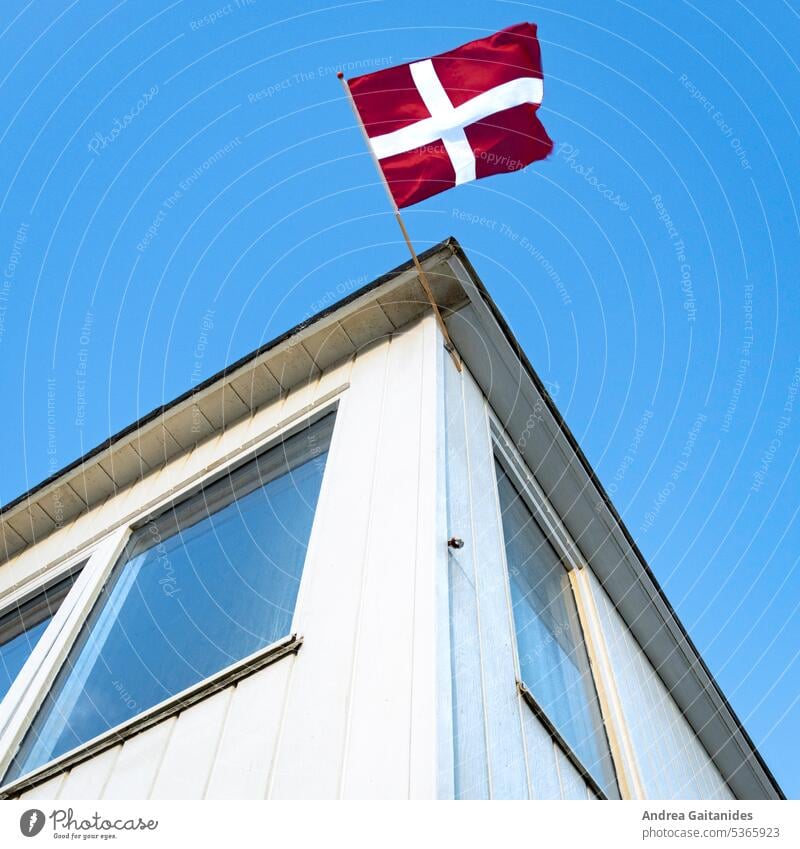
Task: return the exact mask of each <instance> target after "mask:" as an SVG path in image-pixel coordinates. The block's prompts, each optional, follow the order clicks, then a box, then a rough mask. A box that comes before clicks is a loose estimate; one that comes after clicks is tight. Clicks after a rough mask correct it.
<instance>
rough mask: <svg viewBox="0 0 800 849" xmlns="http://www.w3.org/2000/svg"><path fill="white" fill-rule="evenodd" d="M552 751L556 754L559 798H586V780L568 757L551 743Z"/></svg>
mask: <svg viewBox="0 0 800 849" xmlns="http://www.w3.org/2000/svg"><path fill="white" fill-rule="evenodd" d="M553 751H554V752H555V756H556V765H557V767H558V777H559V779H560V781H561V798H562V799H581V800H583V799H585V798H586V786H587V785H586V782H585V781H584V780H583V778H582V777H581V775H580V773H579V772H578V771H577V770H576V769H575V767H574V766H573V765H572V764H571V763H570V761H569V758H567V756H566V755H565V754H564V752H562V751H561V749H560V748H559V747H558V745H557V744H555V743H554V744H553Z"/></svg>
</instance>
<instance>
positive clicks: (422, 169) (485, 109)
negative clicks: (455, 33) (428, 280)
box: [349, 23, 553, 207]
mask: <svg viewBox="0 0 800 849" xmlns="http://www.w3.org/2000/svg"><path fill="white" fill-rule="evenodd" d="M349 85H350V91H351V93H352V95H353V100H354V102H355V106H356V109H357V110H358V114H359V117H360V118H361V121H362V122H363V124H364V129H365V131H366V134H367V136H368V138H369V143H370V146H371V148H372V152H373V153H374V154H375V158H376V159H377V160H378V162H379V164H380V167H381V170H382V171H383V175H384V177H385V178H386V182H387V183H388V185H389V189H390V191H391V193H392V196H393V197H394V200H395V203H396V204H397V206H398V207H404V206H410V205H411V204H413V203H417V202H418V201H421V200H423V199H424V198H427V197H430V196H431V195H435V194H437V193H438V192H443V191H445V190H446V189H450V188H452V187H453V186H458V185H460V184H461V183H468V182H469V181H470V180H477V179H479V178H481V177H488V176H490V175H491V174H504V173H507V172H509V171H518V170H519V169H520V168H524V167H525V166H526V165H529V164H530V163H531V162H535V161H536V160H537V159H544V157H546V156H547V155H548V153H550V151H551V150H552V148H553V143H552V142H551V141H550V139H549V138H548V136H547V133H546V132H545V129H544V127H543V126H542V124H541V122H540V121H539V119H538V117H537V116H536V110H537V109H538V108H539V104H540V103H541V102H542V63H541V58H540V54H539V40H538V39H537V37H536V25H535V24H527V23H525V24H517V25H516V26H513V27H509V28H508V29H504V30H501V31H500V32H497V33H495V34H494V35H490V36H489V37H488V38H480V39H478V40H477V41H471V42H469V44H464V45H462V46H461V47H456V48H455V50H450V51H448V52H447V53H440V54H439V55H438V56H433V57H431V58H430V59H423V60H422V61H420V62H412V63H410V64H406V65H397V66H395V67H393V68H386V69H384V70H381V71H376V72H375V73H374V74H365V75H364V76H361V77H355V78H354V79H352V80H350V81H349Z"/></svg>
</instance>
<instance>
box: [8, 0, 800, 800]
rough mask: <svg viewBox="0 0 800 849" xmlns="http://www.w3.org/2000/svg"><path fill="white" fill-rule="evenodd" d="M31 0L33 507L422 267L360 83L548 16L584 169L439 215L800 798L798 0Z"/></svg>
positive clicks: (27, 228)
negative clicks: (155, 414) (197, 391)
mask: <svg viewBox="0 0 800 849" xmlns="http://www.w3.org/2000/svg"><path fill="white" fill-rule="evenodd" d="M3 9H4V11H3V16H2V19H1V20H0V47H2V49H0V97H2V101H1V102H2V104H3V109H2V117H0V265H1V266H2V269H3V272H2V277H0V357H2V363H3V369H2V382H3V398H4V399H5V402H6V413H5V415H4V416H3V417H2V418H0V439H1V441H2V446H3V453H2V474H1V475H0V501H2V502H7V501H9V500H11V499H12V498H13V497H15V496H16V495H18V494H19V493H20V492H22V491H23V490H25V489H27V488H28V487H30V486H32V485H33V484H35V483H37V482H38V481H39V480H41V479H42V478H44V477H45V476H47V475H48V474H49V473H51V472H52V471H54V470H56V469H58V468H60V467H61V466H63V465H65V464H66V463H68V462H69V461H70V460H72V459H74V458H75V457H77V456H79V455H80V454H81V453H82V452H84V451H86V450H87V449H89V448H91V447H92V446H94V445H95V444H96V443H98V442H100V441H101V440H102V439H104V438H105V437H106V436H108V435H109V434H110V433H113V432H115V431H117V430H119V429H120V428H122V427H124V426H125V425H127V424H129V423H130V422H131V421H132V420H134V419H135V418H137V417H138V416H140V415H142V414H144V413H146V412H147V411H149V410H150V409H152V408H153V407H155V406H157V405H158V404H161V403H162V402H164V401H168V400H169V399H171V398H172V397H174V396H175V395H177V394H178V393H180V392H182V391H184V390H186V389H187V388H189V387H190V386H191V385H192V384H193V383H196V382H198V380H200V379H203V378H204V377H207V376H208V375H210V374H212V373H213V372H214V371H216V370H217V369H219V368H221V367H222V366H223V365H225V364H226V363H228V362H230V361H232V360H234V359H235V358H237V357H239V356H241V355H243V354H245V353H247V352H248V351H250V350H252V349H253V348H255V347H256V346H258V345H259V344H261V343H263V342H264V341H267V340H268V339H271V338H272V337H274V336H275V335H277V334H278V333H280V332H281V331H283V330H285V329H286V328H288V327H289V326H291V325H293V324H295V323H296V322H298V321H300V320H301V319H303V318H304V317H306V316H307V315H309V314H311V313H313V312H315V311H317V310H318V309H319V308H320V306H321V304H323V303H327V302H329V301H330V300H331V299H333V298H335V297H338V296H339V295H341V294H342V293H345V292H347V291H350V290H351V289H352V288H355V287H356V286H358V285H361V284H363V283H365V282H367V281H368V280H370V279H372V278H373V277H376V276H378V275H379V274H381V273H382V272H384V271H386V270H388V269H389V268H392V267H394V266H395V265H397V264H399V263H400V262H403V261H404V260H405V259H406V254H405V252H404V246H403V244H402V241H401V237H400V235H399V233H398V231H397V228H396V225H395V223H394V221H393V220H392V217H391V215H390V211H389V209H388V208H387V204H386V201H385V198H384V195H383V192H382V189H381V186H380V184H379V182H378V179H377V177H376V175H375V173H374V171H373V169H372V165H371V163H370V160H369V157H368V156H367V154H366V151H365V149H364V146H363V143H362V141H361V138H360V135H359V132H358V130H357V129H356V128H355V125H354V120H353V117H352V114H351V113H350V111H349V108H348V106H347V104H346V102H345V101H344V99H343V97H342V92H341V89H340V87H339V85H338V83H337V80H336V76H335V71H336V69H337V68H339V67H344V68H345V70H347V69H348V68H350V69H352V70H351V71H350V73H349V74H348V75H354V74H356V73H361V72H364V71H368V70H372V69H377V68H379V67H385V66H386V65H389V64H395V63H398V62H402V61H405V60H408V59H413V58H419V57H423V56H426V55H430V54H432V53H437V52H440V51H442V50H447V49H449V48H451V47H454V46H456V45H458V44H459V43H462V42H464V41H467V40H470V39H472V38H477V37H480V36H481V35H485V34H487V33H489V32H491V31H494V30H497V29H500V28H502V27H505V26H509V25H511V24H513V23H516V22H518V21H523V20H531V21H534V22H536V23H538V25H539V34H540V39H541V42H542V53H543V62H544V71H545V99H544V104H543V106H542V109H541V111H540V113H539V114H540V116H541V117H542V120H543V122H544V124H545V126H546V127H547V129H548V131H549V133H550V135H551V136H552V138H553V139H554V141H555V144H556V148H555V152H554V154H553V155H552V157H551V158H550V159H549V160H548V161H546V162H542V163H537V164H535V165H534V166H532V167H530V168H529V169H527V170H526V171H524V172H522V173H518V174H513V175H508V176H502V177H495V178H492V179H489V180H484V181H481V182H478V183H473V184H471V185H468V186H464V187H460V188H459V189H457V190H455V191H452V192H448V193H446V194H442V195H439V196H437V197H434V198H432V199H429V200H428V201H426V202H424V203H422V204H420V205H418V206H417V207H413V208H412V209H410V210H409V211H408V213H407V215H406V221H407V224H408V226H409V229H410V230H411V233H412V236H413V238H414V241H415V243H416V245H417V247H418V248H419V249H423V248H425V247H427V246H429V245H431V244H434V243H436V242H438V241H440V240H441V239H443V238H444V237H446V236H448V235H451V234H452V235H455V236H456V237H457V238H458V239H459V240H460V241H461V243H462V245H463V246H464V247H465V249H466V250H467V252H468V253H469V254H470V256H471V258H472V260H473V262H474V265H475V266H476V268H477V270H478V272H479V273H480V274H481V275H482V277H483V279H484V281H485V283H486V285H487V286H488V288H489V290H490V292H491V293H492V295H493V297H494V298H495V300H496V301H497V303H498V304H499V306H500V307H501V309H502V310H503V311H504V313H505V314H506V315H507V316H508V317H509V319H510V322H511V324H512V326H513V328H514V330H515V332H516V333H517V335H518V337H519V339H520V341H521V342H522V344H523V346H524V347H525V349H526V351H527V352H528V354H529V356H530V359H531V361H532V362H533V364H534V366H535V368H536V369H537V370H538V371H539V373H540V375H541V377H542V378H543V379H544V380H545V381H546V382H547V384H548V385H549V387H550V390H551V393H552V395H553V397H554V398H555V400H556V402H557V404H558V405H559V407H560V409H561V411H562V413H563V414H564V417H565V418H566V420H567V422H568V424H569V425H570V427H571V428H572V430H573V432H574V433H575V435H576V436H577V438H578V440H579V441H580V442H581V444H582V445H583V448H584V450H585V452H586V454H587V456H588V457H589V459H590V461H591V462H592V463H593V464H594V466H595V468H596V469H597V471H598V473H599V475H600V477H601V479H602V480H603V481H604V483H605V484H606V487H607V488H608V489H609V490H610V492H611V493H612V496H613V498H614V500H615V503H616V504H617V506H618V508H619V510H620V512H621V514H622V515H623V517H624V519H625V520H626V522H627V524H628V526H629V528H630V530H631V532H632V533H633V535H634V537H635V538H636V539H637V541H638V543H639V545H640V547H641V549H642V551H643V552H644V554H645V556H646V557H647V558H648V560H649V562H650V564H651V565H652V567H653V569H654V571H655V573H656V575H657V576H658V578H659V580H660V581H661V583H662V585H663V586H664V588H665V589H666V592H667V594H668V596H669V598H670V599H671V601H672V603H673V605H674V606H675V608H676V609H677V611H678V612H679V614H680V616H681V617H682V620H683V622H684V624H685V625H686V627H687V628H688V630H689V632H690V633H691V635H692V637H693V638H694V640H695V642H696V643H697V645H698V646H699V648H700V649H701V651H702V652H703V654H704V657H705V658H706V660H707V662H708V665H709V666H710V668H711V670H712V671H713V673H714V674H715V676H716V677H717V679H718V681H719V682H720V684H721V686H722V688H723V690H724V691H725V693H726V694H727V696H728V697H729V699H730V701H731V703H732V704H733V706H734V708H735V709H736V711H737V712H738V714H739V716H740V718H741V719H742V720H743V722H744V723H745V725H746V727H747V729H748V730H749V732H750V734H751V735H752V737H753V738H754V740H755V741H756V743H757V744H758V745H759V747H760V749H761V751H762V753H763V754H764V756H765V758H766V760H767V762H768V763H769V765H770V766H771V768H772V769H773V770H774V772H775V774H776V776H777V777H778V779H779V780H780V781H781V782H782V785H783V787H784V790H785V791H786V793H787V795H789V796H791V797H795V798H796V797H798V796H800V771H799V770H798V767H797V760H798V754H800V753H798V744H797V741H798V740H800V704H798V700H799V699H800V660H798V657H797V655H798V651H799V650H800V648H799V647H800V617H799V616H798V605H800V573H799V572H798V557H800V555H798V551H800V526H799V525H798V515H797V514H798V510H799V509H800V497H798V493H800V469H799V468H798V451H799V450H800V397H798V384H799V383H800V344H798V328H797V322H798V316H799V314H800V310H799V309H798V300H799V298H798V286H797V282H796V277H797V261H798V244H799V243H800V242H798V231H799V230H800V223H799V222H800V218H799V215H800V213H798V208H797V207H798V198H797V195H796V186H797V173H798V159H800V145H798V143H797V141H798V138H797V137H798V126H797V123H796V119H795V117H794V116H796V115H799V114H800V85H798V64H797V63H798V61H800V49H798V47H797V45H798V44H800V15H799V13H798V9H797V7H796V4H791V3H783V2H779V0H770V2H766V3H755V2H754V0H747V2H744V3H741V2H730V3H725V4H722V3H718V2H699V3H689V2H681V1H680V0H676V2H673V3H669V4H664V3H656V2H654V0H648V2H644V0H633V2H630V3H626V2H605V3H602V4H598V3H590V2H580V0H570V2H566V0H553V2H552V3H549V4H547V6H546V7H539V6H535V5H532V4H525V3H518V2H490V0H486V2H482V3H480V4H477V3H472V4H465V3H463V2H459V3H455V2H453V3H449V2H438V3H430V2H427V3H422V2H416V0H407V2H404V3H389V2H353V3H341V4H335V3H331V2H327V3H322V2H321V3H311V2H304V3H299V4H281V5H278V4H274V3H267V2H265V0H251V2H245V0H239V2H238V3H236V2H231V3H230V4H225V3H222V2H219V0H207V1H206V0H204V1H203V2H199V0H195V2H192V3H188V2H174V3H168V2H166V0H165V1H164V2H151V0H138V2H136V3H134V2H130V0H129V2H117V3H114V2H108V3H103V4H94V3H87V2H73V3H64V4H57V5H54V4H48V3H44V2H32V3H28V4H26V3H22V2H18V0H7V2H6V3H4V6H3ZM120 128H121V129H120ZM198 354H199V356H198Z"/></svg>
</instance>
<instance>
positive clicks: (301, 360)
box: [0, 240, 781, 799]
mask: <svg viewBox="0 0 800 849" xmlns="http://www.w3.org/2000/svg"><path fill="white" fill-rule="evenodd" d="M423 262H424V265H425V267H426V269H427V270H428V273H429V275H430V277H431V282H432V285H433V288H434V291H435V296H436V299H437V301H438V303H439V304H440V305H441V307H442V309H443V312H444V314H445V316H446V320H447V325H448V328H449V332H450V334H451V336H452V338H453V341H454V343H455V346H456V349H457V351H458V353H459V355H460V357H461V358H462V359H463V370H462V371H461V372H459V371H458V370H457V369H456V367H455V366H454V363H453V361H452V360H451V358H450V356H449V355H448V354H447V352H446V351H445V350H444V346H443V339H442V336H441V334H440V332H439V330H438V328H437V325H436V322H435V320H434V316H433V314H432V312H431V310H430V307H429V306H428V303H427V301H426V299H425V297H424V294H423V292H422V289H421V286H420V284H419V280H418V278H417V276H416V273H415V271H414V270H413V268H412V267H411V266H410V265H409V264H407V265H405V266H402V267H401V268H398V269H396V270H395V271H392V272H390V273H389V274H387V275H385V276H384V277H382V278H381V279H379V280H377V281H375V282H374V283H372V284H370V285H368V286H366V287H364V288H363V289H361V290H359V291H358V292H355V293H354V294H352V295H351V296H349V297H348V298H346V299H345V300H343V301H341V302H339V303H337V304H334V305H333V306H331V307H330V308H329V309H326V310H325V311H324V312H321V313H320V314H319V315H316V316H314V317H313V318H312V319H310V320H309V321H306V322H304V323H303V324H302V325H300V326H298V327H296V328H294V329H293V330H292V331H290V332H289V333H287V334H285V335H284V336H282V337H280V338H279V339H276V340H275V341H274V342H272V343H270V344H268V345H265V346H264V347H262V348H261V349H259V350H257V351H255V352H254V353H253V354H251V355H250V356H247V357H245V358H244V359H242V360H240V361H239V362H237V363H234V364H233V365H232V366H230V367H229V368H227V369H225V370H224V371H223V372H221V373H220V374H217V375H215V376H214V377H212V378H211V379H209V380H208V381H206V382H205V383H204V384H202V385H201V386H199V387H197V388H195V389H194V390H193V391H192V392H190V393H187V394H185V395H183V396H181V397H180V398H178V399H176V400H175V401H173V402H172V403H170V404H167V405H165V406H164V407H162V408H160V409H158V410H155V411H154V412H153V413H151V414H150V415H147V416H145V417H144V418H142V419H140V420H139V421H138V422H136V423H135V424H133V425H132V426H130V427H129V428H127V429H126V430H124V431H123V432H121V433H119V434H117V435H116V436H114V437H112V438H111V439H109V440H108V441H107V442H105V443H104V444H102V445H100V446H98V447H97V448H96V449H95V450H94V451H91V452H90V453H88V454H87V455H86V456H84V457H83V458H81V459H80V461H79V462H76V463H74V464H72V465H71V466H69V467H68V468H66V469H64V470H63V471H61V472H59V473H58V474H56V475H54V476H53V477H52V478H50V479H49V480H47V481H45V482H44V483H42V484H41V485H39V486H37V487H35V488H34V489H33V490H31V491H30V492H28V493H26V494H25V495H24V496H22V497H20V498H19V499H17V500H16V501H14V502H12V503H10V504H8V505H7V506H6V507H5V508H4V509H3V510H2V513H1V514H0V522H1V524H0V527H1V528H2V533H1V534H0V549H2V557H3V562H2V564H1V565H0V656H1V658H2V665H1V666H0V688H2V689H0V695H1V696H2V702H0V776H2V781H0V784H1V785H2V790H0V793H1V794H2V795H3V796H4V797H5V798H20V797H21V798H24V799H33V798H48V799H55V798H58V799H79V798H90V799H118V798H134V799H135V798H168V799H171V798H174V799H177V798H188V799H197V798H234V799H245V798H248V799H249V798H270V799H286V798H289V799H301V798H302V799H306V798H422V799H430V798H445V799H447V798H454V797H455V798H495V799H499V798H523V799H527V798H530V799H561V798H569V799H576V798H577V799H594V798H619V797H622V798H658V799H681V798H685V799H689V798H691V799H734V798H746V799H757V798H779V797H781V791H780V788H779V787H778V785H777V784H776V782H775V780H774V778H773V777H772V776H771V774H770V772H769V770H768V768H767V767H766V765H765V764H764V762H763V760H762V758H761V757H760V755H759V753H758V751H757V750H756V748H755V746H754V745H753V743H752V741H751V740H750V738H749V737H748V735H747V733H746V732H745V730H744V728H743V727H742V726H741V724H740V723H739V721H738V719H737V718H736V716H735V714H734V712H733V711H732V709H731V707H730V706H729V705H728V703H727V701H726V700H725V697H724V695H723V694H722V692H721V691H720V689H719V687H718V686H717V684H716V683H715V681H714V680H713V678H712V677H711V675H710V673H709V671H708V669H707V668H706V666H705V665H704V663H703V661H702V659H701V658H700V656H699V654H698V652H697V650H696V648H695V647H694V645H693V644H692V642H691V640H690V639H689V637H688V636H687V634H686V632H685V630H684V629H683V627H682V626H681V623H680V622H679V621H678V619H677V617H676V615H675V613H674V611H673V610H672V608H671V607H670V605H669V602H668V601H667V599H666V598H665V596H664V594H663V592H662V590H661V589H660V587H659V586H658V584H657V582H656V580H655V578H654V577H653V575H652V573H651V571H650V570H649V568H648V566H647V564H646V563H645V561H644V559H643V558H642V555H641V553H640V552H639V550H638V549H637V547H636V544H635V543H634V541H633V539H632V538H631V536H630V534H629V533H628V531H627V530H626V529H625V527H624V525H623V524H622V521H621V520H620V518H619V516H618V515H617V513H616V511H615V510H614V507H613V505H612V504H611V502H610V501H609V498H608V496H607V495H606V493H605V492H604V491H603V488H602V486H601V485H600V483H599V481H598V480H597V478H596V477H595V475H594V473H593V471H592V469H591V467H590V466H589V464H588V462H587V460H586V458H585V457H584V456H583V454H582V452H581V450H580V447H579V446H578V445H577V443H576V442H575V439H574V437H573V436H572V434H571V433H570V431H569V430H568V428H567V426H566V425H565V423H564V421H563V420H562V419H561V417H560V415H559V413H558V410H557V409H556V408H555V406H554V404H553V402H552V400H551V399H550V398H549V396H548V395H547V393H546V391H545V390H544V387H543V386H542V384H541V382H540V380H539V379H538V377H537V376H536V374H535V372H534V371H533V368H532V367H531V365H530V363H529V362H528V360H527V359H526V357H525V355H524V354H523V352H522V351H521V350H520V348H519V346H518V345H517V343H516V341H515V340H514V337H513V336H512V334H511V332H510V330H509V328H508V326H507V324H506V323H505V321H504V320H503V318H502V317H501V315H500V314H499V312H498V310H497V308H496V307H495V305H494V304H493V302H492V300H491V298H490V297H489V295H488V293H487V291H486V289H485V288H484V287H483V285H482V284H481V282H480V281H479V279H478V278H477V276H476V274H475V272H474V270H473V269H472V267H471V265H470V263H469V261H468V259H467V258H466V256H465V255H464V253H463V251H462V250H461V248H460V247H459V245H458V244H457V243H456V242H455V241H453V240H448V241H446V242H444V243H442V244H441V245H438V246H436V247H435V248H433V249H431V250H429V251H427V252H426V254H424V255H423ZM3 675H4V676H5V678H2V676H3Z"/></svg>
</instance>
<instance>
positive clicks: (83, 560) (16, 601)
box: [0, 543, 98, 745]
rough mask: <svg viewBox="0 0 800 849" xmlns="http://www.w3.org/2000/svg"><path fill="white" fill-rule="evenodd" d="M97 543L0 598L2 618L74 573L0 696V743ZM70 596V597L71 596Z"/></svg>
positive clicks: (36, 575) (53, 640)
mask: <svg viewBox="0 0 800 849" xmlns="http://www.w3.org/2000/svg"><path fill="white" fill-rule="evenodd" d="M97 545H98V544H97V543H94V544H92V545H90V546H87V547H86V548H84V549H81V550H80V551H78V552H76V553H73V554H71V555H68V556H67V557H65V558H63V560H61V561H60V562H59V563H57V564H56V565H55V566H52V567H51V568H49V569H48V570H47V571H46V573H44V574H42V573H41V572H38V573H36V574H34V575H33V576H31V577H30V578H29V579H28V580H27V581H25V582H24V583H23V585H22V586H20V587H17V588H16V589H14V590H12V591H10V592H8V593H7V594H6V595H5V596H4V597H3V598H0V618H2V617H5V616H6V615H8V614H9V613H13V612H14V611H15V610H19V608H21V607H22V606H23V605H25V604H27V603H28V602H29V601H31V600H33V599H34V598H36V597H37V596H39V595H42V594H43V593H46V592H47V591H48V590H51V589H52V588H53V587H55V586H56V585H57V584H59V583H61V581H63V580H65V579H66V578H68V577H69V576H70V575H76V578H75V581H74V582H73V584H72V586H71V587H70V588H69V589H68V590H67V593H66V594H65V596H64V598H63V599H62V600H61V604H59V606H58V609H57V610H56V611H55V613H54V614H53V616H52V617H51V619H50V622H49V623H48V624H47V627H46V628H45V629H44V631H43V632H42V635H41V637H40V638H39V640H38V642H37V643H36V645H35V646H34V647H33V649H32V650H31V653H30V654H29V655H28V657H27V658H26V660H25V663H23V665H22V668H21V669H20V671H19V673H18V674H17V676H16V678H15V679H14V680H13V681H12V682H11V686H10V687H9V688H8V691H7V692H6V694H5V696H3V698H2V699H0V745H2V740H3V732H4V730H5V728H6V727H7V726H8V724H9V721H10V720H11V717H12V716H13V714H14V712H15V710H16V706H17V704H18V703H19V701H20V700H21V699H22V697H23V695H24V693H25V692H26V690H27V689H28V686H29V685H30V683H31V681H32V680H33V678H34V676H35V675H36V672H37V670H38V669H39V668H40V666H41V664H42V662H43V660H44V658H45V657H46V655H47V653H48V651H47V648H45V647H49V646H51V645H52V644H53V643H54V642H55V638H56V637H57V636H58V632H59V625H58V623H57V622H55V620H56V617H57V615H58V613H59V611H60V610H61V609H62V608H65V607H67V606H68V605H71V604H72V603H73V601H74V596H73V593H74V590H75V584H76V583H77V582H78V579H79V577H80V573H81V572H82V571H83V570H84V569H85V568H86V566H87V564H88V562H89V559H90V557H91V556H92V553H93V552H94V550H95V548H97ZM71 596H72V597H73V598H72V599H71ZM62 619H63V617H62ZM40 646H42V648H40Z"/></svg>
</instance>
